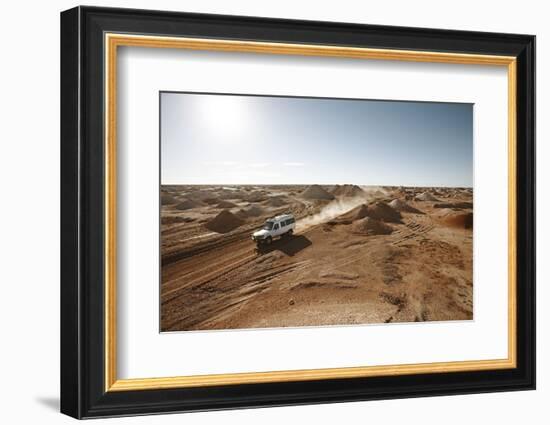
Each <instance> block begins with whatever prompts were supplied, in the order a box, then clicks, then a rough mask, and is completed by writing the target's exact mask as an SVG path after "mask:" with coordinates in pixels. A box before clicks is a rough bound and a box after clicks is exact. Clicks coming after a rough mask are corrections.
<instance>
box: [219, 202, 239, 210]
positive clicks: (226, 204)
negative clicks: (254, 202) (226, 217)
mask: <svg viewBox="0 0 550 425" xmlns="http://www.w3.org/2000/svg"><path fill="white" fill-rule="evenodd" d="M236 206H237V204H234V203H233V202H229V201H220V202H218V208H233V207H236Z"/></svg>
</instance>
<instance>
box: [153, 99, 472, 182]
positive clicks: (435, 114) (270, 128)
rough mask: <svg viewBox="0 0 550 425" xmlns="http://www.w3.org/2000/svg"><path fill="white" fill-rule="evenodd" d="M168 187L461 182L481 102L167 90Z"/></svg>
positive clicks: (468, 178) (467, 178)
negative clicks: (475, 105) (476, 109)
mask: <svg viewBox="0 0 550 425" xmlns="http://www.w3.org/2000/svg"><path fill="white" fill-rule="evenodd" d="M160 102H161V114H160V119H161V183H162V184H222V185H223V184H225V185H232V184H314V183H316V184H346V183H349V184H357V185H382V186H454V187H456V186H460V187H471V186H472V182H473V105H472V104H464V103H435V102H401V101H377V100H352V99H325V98H300V97H272V96H247V95H220V94H198V93H172V92H162V93H161V97H160Z"/></svg>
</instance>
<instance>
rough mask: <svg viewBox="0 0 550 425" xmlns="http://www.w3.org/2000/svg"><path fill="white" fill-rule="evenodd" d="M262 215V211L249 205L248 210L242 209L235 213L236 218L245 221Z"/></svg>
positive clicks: (255, 206)
mask: <svg viewBox="0 0 550 425" xmlns="http://www.w3.org/2000/svg"><path fill="white" fill-rule="evenodd" d="M262 214H264V210H263V209H262V208H260V207H259V206H257V205H251V206H250V207H248V208H242V209H240V210H239V211H238V212H237V217H239V218H242V219H247V218H249V217H259V216H261V215H262Z"/></svg>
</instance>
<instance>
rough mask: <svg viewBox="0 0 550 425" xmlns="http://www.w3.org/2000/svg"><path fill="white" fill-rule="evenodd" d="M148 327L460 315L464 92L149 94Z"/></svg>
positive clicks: (467, 115) (466, 313)
mask: <svg viewBox="0 0 550 425" xmlns="http://www.w3.org/2000/svg"><path fill="white" fill-rule="evenodd" d="M160 170H161V171H160V174H161V176H160V183H161V186H160V255H161V270H160V275H161V290H160V291H161V302H160V317H161V329H160V330H161V331H162V332H167V331H197V330H223V329H247V328H281V327H302V326H331V325H361V324H372V323H396V322H427V321H449V320H455V321H456V320H472V319H473V276H472V270H473V267H472V257H473V254H472V246H473V105H472V104H462V103H436V102H414V101H393V100H391V101H390V100H366V99H365V100H363V99H336V98H307V97H286V96H263V95H262V96H260V95H242V94H238V95H237V94H216V93H188V92H161V93H160Z"/></svg>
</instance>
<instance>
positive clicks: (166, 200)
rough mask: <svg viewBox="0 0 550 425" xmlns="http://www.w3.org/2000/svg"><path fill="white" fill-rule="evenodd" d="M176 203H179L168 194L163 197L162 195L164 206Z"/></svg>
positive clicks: (161, 200)
mask: <svg viewBox="0 0 550 425" xmlns="http://www.w3.org/2000/svg"><path fill="white" fill-rule="evenodd" d="M176 202H178V200H177V199H176V198H174V197H173V196H172V195H168V194H167V193H163V194H162V195H160V203H161V204H162V205H172V204H175V203H176Z"/></svg>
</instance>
